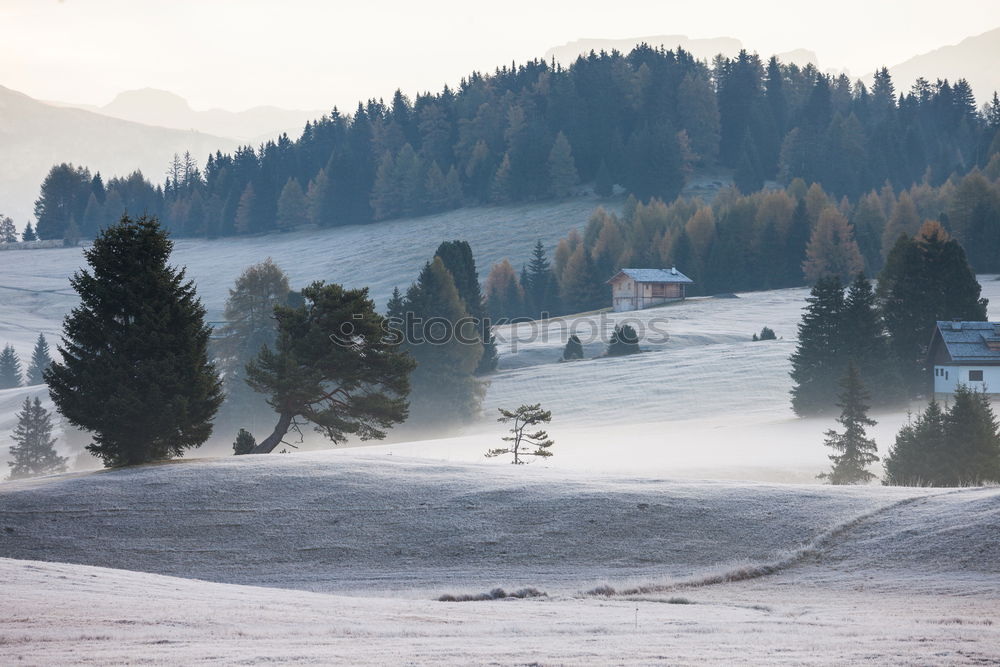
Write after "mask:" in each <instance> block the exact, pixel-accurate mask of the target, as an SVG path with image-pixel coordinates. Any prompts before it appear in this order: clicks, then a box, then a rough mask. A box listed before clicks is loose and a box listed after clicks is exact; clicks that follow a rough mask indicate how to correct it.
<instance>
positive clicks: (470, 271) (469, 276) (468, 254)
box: [434, 241, 499, 375]
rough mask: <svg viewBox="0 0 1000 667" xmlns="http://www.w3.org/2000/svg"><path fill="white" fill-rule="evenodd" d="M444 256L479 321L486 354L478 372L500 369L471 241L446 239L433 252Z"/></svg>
mask: <svg viewBox="0 0 1000 667" xmlns="http://www.w3.org/2000/svg"><path fill="white" fill-rule="evenodd" d="M434 254H435V255H436V256H437V257H440V258H441V261H442V262H443V263H444V266H445V268H446V269H448V272H449V273H451V276H452V279H453V280H454V281H455V288H456V289H458V295H459V297H461V299H462V302H463V303H464V304H465V310H466V311H467V312H468V313H469V315H471V316H472V317H474V318H476V319H477V320H478V321H479V337H480V338H481V339H482V340H483V355H482V356H481V357H480V358H479V366H478V367H477V368H476V374H477V375H485V374H487V373H492V372H493V371H495V370H496V369H497V363H498V362H499V355H498V354H497V345H496V337H495V336H494V335H493V334H492V333H491V331H490V327H488V326H487V324H488V321H487V320H488V317H487V313H486V304H485V300H484V299H483V293H482V290H481V289H480V287H479V272H478V271H477V270H476V260H475V258H474V257H473V255H472V248H471V246H469V243H468V241H445V242H444V243H442V244H441V245H439V246H438V249H437V251H436V252H435V253H434Z"/></svg>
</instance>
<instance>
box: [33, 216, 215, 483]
mask: <svg viewBox="0 0 1000 667" xmlns="http://www.w3.org/2000/svg"><path fill="white" fill-rule="evenodd" d="M172 249H173V243H172V242H171V241H170V240H169V239H168V238H167V234H166V233H165V232H164V231H163V230H162V229H161V228H160V225H159V223H158V222H157V220H156V219H155V218H147V217H145V216H144V217H142V218H139V219H137V220H132V219H130V218H129V217H128V216H124V217H123V218H122V219H121V221H120V222H119V223H118V224H116V225H112V226H110V227H107V228H106V229H104V230H102V232H101V234H100V235H99V236H98V237H97V239H96V240H95V241H94V244H93V245H92V246H91V247H90V248H89V249H88V250H86V251H85V252H84V257H85V259H86V261H87V264H88V265H89V266H90V269H89V270H87V269H83V270H81V271H79V272H77V273H76V274H75V275H74V276H73V278H72V279H71V281H70V284H71V285H72V286H73V288H74V289H75V290H76V292H77V294H79V295H80V300H81V303H80V305H79V306H78V307H77V308H76V309H74V310H73V312H71V313H70V314H69V315H68V316H67V317H66V319H65V321H64V323H63V346H61V347H60V348H59V353H60V356H61V357H62V361H61V362H53V363H52V365H51V366H49V368H48V369H47V370H46V371H45V373H44V376H45V382H46V383H47V384H48V386H49V394H50V395H51V396H52V400H53V401H55V404H56V406H57V407H58V408H59V411H60V412H61V413H62V415H63V416H64V417H65V418H66V419H67V420H68V421H69V422H70V423H71V424H73V425H75V426H78V427H80V428H81V429H84V430H87V431H91V432H92V433H93V439H94V443H93V444H91V445H90V446H88V447H87V449H88V450H90V451H91V453H93V454H94V455H96V456H99V457H100V458H101V459H102V460H103V461H104V464H105V465H106V466H115V465H129V464H136V463H144V462H147V461H152V460H156V459H163V458H170V457H172V456H181V455H183V453H184V450H186V449H188V448H191V447H198V446H200V445H201V443H203V442H204V441H205V440H207V439H208V437H209V436H210V435H211V433H212V421H211V420H212V417H213V416H214V415H215V412H216V410H218V408H219V405H220V403H221V402H222V391H221V383H220V381H219V378H218V375H217V374H216V371H215V368H214V367H213V366H212V364H211V363H209V360H208V350H207V348H208V339H209V334H210V329H209V328H208V327H207V326H205V322H204V318H205V309H204V307H203V306H202V305H201V302H200V301H199V300H198V298H197V296H196V294H195V287H194V283H193V282H191V281H185V275H184V271H183V270H177V269H175V268H173V267H171V266H169V265H168V264H167V261H168V260H169V257H170V252H171V250H172Z"/></svg>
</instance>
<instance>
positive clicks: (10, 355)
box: [0, 345, 21, 389]
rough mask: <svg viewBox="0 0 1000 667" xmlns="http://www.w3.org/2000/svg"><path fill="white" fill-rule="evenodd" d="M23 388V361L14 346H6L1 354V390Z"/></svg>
mask: <svg viewBox="0 0 1000 667" xmlns="http://www.w3.org/2000/svg"><path fill="white" fill-rule="evenodd" d="M20 386H21V360H20V359H18V358H17V352H15V351H14V348H13V346H11V345H5V346H4V348H3V351H2V352H0V389H13V388H14V387H20Z"/></svg>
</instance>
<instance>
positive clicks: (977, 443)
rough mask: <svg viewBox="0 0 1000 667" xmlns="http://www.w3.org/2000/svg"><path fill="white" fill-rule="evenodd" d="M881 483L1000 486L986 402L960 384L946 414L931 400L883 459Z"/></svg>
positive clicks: (996, 442) (996, 443) (999, 458)
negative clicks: (998, 484) (988, 483)
mask: <svg viewBox="0 0 1000 667" xmlns="http://www.w3.org/2000/svg"><path fill="white" fill-rule="evenodd" d="M883 481H884V482H885V483H886V484H891V485H897V486H962V485H966V484H983V483H985V482H997V481H1000V432H998V425H997V419H996V415H995V414H994V413H993V408H992V407H991V405H990V401H989V397H988V396H986V395H985V394H982V393H979V392H975V391H972V390H970V389H969V388H968V387H966V386H964V385H960V386H959V387H958V389H956V391H955V397H954V403H953V404H952V406H951V408H950V409H948V410H947V412H944V411H942V410H941V406H940V405H939V404H938V403H937V402H936V401H931V403H930V404H929V405H928V406H927V409H926V410H925V411H924V412H923V414H921V415H920V416H919V417H917V419H916V420H915V421H914V422H911V423H909V424H907V425H905V426H904V427H903V428H902V429H900V431H899V433H898V434H897V436H896V443H895V445H894V446H893V447H892V448H891V449H890V451H889V455H888V457H886V460H885V478H884V480H883Z"/></svg>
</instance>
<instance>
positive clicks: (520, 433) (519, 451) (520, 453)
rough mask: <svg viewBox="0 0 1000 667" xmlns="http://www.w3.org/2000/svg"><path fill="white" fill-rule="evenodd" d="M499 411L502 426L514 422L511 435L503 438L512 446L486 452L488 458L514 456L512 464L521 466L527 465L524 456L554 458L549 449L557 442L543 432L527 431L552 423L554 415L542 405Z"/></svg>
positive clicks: (500, 409) (501, 409)
mask: <svg viewBox="0 0 1000 667" xmlns="http://www.w3.org/2000/svg"><path fill="white" fill-rule="evenodd" d="M498 409H499V411H500V417H499V418H498V419H497V421H498V422H500V423H501V424H510V423H512V422H513V424H514V425H513V426H512V427H511V429H510V433H511V434H510V435H508V436H504V437H503V438H502V440H504V442H509V443H510V445H508V446H507V447H500V448H497V449H491V450H489V451H488V452H486V456H487V457H488V458H491V457H494V456H502V455H504V454H513V455H514V460H512V461H511V463H513V464H515V465H521V464H524V463H527V461H524V460H522V457H524V456H537V457H540V458H548V457H549V456H552V452H550V451H549V447H551V446H552V445H554V444H555V441H554V440H552V439H551V438H549V434H548V433H546V432H545V431H543V430H538V431H531V432H528V431H527V429H529V428H531V427H533V426H538V425H539V424H548V423H549V422H550V421H552V413H551V412H550V411H549V410H542V406H541V404H540V403H536V404H534V405H522V406H521V407H519V408H518V409H517V410H505V409H504V408H498ZM529 446H530V447H534V448H535V450H534V451H526V448H527V447H529Z"/></svg>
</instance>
